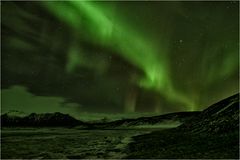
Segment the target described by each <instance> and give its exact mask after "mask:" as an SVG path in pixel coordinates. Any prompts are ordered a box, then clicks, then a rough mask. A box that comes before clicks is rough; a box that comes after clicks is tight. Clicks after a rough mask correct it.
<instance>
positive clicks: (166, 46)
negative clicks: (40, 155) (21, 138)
mask: <svg viewBox="0 0 240 160" xmlns="http://www.w3.org/2000/svg"><path fill="white" fill-rule="evenodd" d="M1 10H2V15H1V18H2V22H1V27H2V30H1V37H2V40H1V41H2V43H1V44H2V45H1V46H2V54H1V56H2V68H1V72H2V85H1V91H2V111H3V112H6V111H8V110H13V109H14V110H21V111H24V112H56V111H60V112H67V113H74V114H75V115H77V114H80V113H106V114H113V113H114V114H118V113H124V114H125V113H126V114H127V113H155V114H163V113H169V112H177V111H194V110H202V109H204V108H206V107H207V106H209V105H210V104H212V103H214V102H217V101H218V100H221V99H223V98H225V97H228V96H231V95H233V94H235V93H237V92H238V90H239V86H238V85H239V76H238V73H239V70H238V69H239V66H238V64H239V56H238V55H239V2H238V1H225V2H223V1H222V2H206V1H205V2H201V1H198V2H187V1H185V2H181V1H176V2H173V1H169V2H161V1H158V2H153V1H142V2H133V1H131V2H127V1H121V2H120V1H116V2H113V1H109V2H100V1H98V2H90V1H59V2H56V1H55V2H54V1H43V2H1Z"/></svg>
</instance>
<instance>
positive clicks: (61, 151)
mask: <svg viewBox="0 0 240 160" xmlns="http://www.w3.org/2000/svg"><path fill="white" fill-rule="evenodd" d="M151 131H152V130H149V129H148V130H144V129H132V130H126V129H124V130H120V129H119V130H78V129H66V128H38V129H36V128H3V129H2V133H1V136H2V139H1V156H2V157H1V158H3V159H51V158H54V159H60V158H61V159H82V158H89V159H91V158H122V157H124V156H127V155H125V154H124V153H123V152H122V151H123V150H124V149H125V147H126V146H127V144H128V143H129V142H130V141H131V137H132V136H135V135H140V134H146V133H150V132H151Z"/></svg>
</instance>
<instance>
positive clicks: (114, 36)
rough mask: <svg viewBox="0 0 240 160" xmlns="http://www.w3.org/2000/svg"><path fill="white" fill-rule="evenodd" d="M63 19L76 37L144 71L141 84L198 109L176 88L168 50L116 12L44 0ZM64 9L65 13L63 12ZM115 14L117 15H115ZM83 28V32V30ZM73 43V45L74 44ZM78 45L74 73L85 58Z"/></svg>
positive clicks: (74, 52) (71, 64)
mask: <svg viewBox="0 0 240 160" xmlns="http://www.w3.org/2000/svg"><path fill="white" fill-rule="evenodd" d="M43 3H44V5H45V6H46V7H47V8H48V9H49V10H50V11H51V12H52V13H53V14H54V15H55V16H57V17H58V18H59V19H60V20H62V21H63V22H65V23H67V24H68V25H69V27H71V28H72V29H73V31H74V32H75V33H76V36H84V38H86V39H88V40H89V41H91V42H94V43H98V44H101V45H104V46H108V47H111V48H112V49H114V50H116V52H115V53H118V54H120V56H122V57H123V58H125V59H126V60H127V61H129V62H131V63H132V64H134V65H135V66H137V67H138V68H140V69H141V70H143V71H144V72H145V75H146V76H145V77H143V78H142V79H140V80H139V82H137V83H138V85H139V86H141V87H145V88H147V89H153V90H155V91H157V92H159V93H160V94H162V95H163V96H164V97H165V98H167V99H168V100H170V101H175V102H180V103H182V104H185V106H186V110H195V109H196V108H195V107H196V105H195V104H194V102H193V101H192V100H191V99H189V98H187V96H186V95H185V94H183V93H182V92H180V91H179V90H177V89H175V88H174V86H173V84H172V82H171V74H170V71H169V64H168V61H169V60H168V57H167V55H168V49H167V48H166V47H164V46H157V45H155V44H154V42H153V41H151V40H150V39H149V38H148V37H147V36H145V35H142V34H141V33H139V32H136V31H134V30H133V29H132V28H131V27H130V26H128V25H127V23H124V22H122V21H121V22H120V21H117V22H116V20H113V19H114V18H115V19H116V17H117V15H116V13H112V12H114V11H112V12H108V13H111V14H107V13H106V10H107V8H103V7H100V6H98V5H97V4H95V3H93V2H89V1H69V2H58V3H55V2H43ZM63 11H64V12H63ZM113 16H114V17H113ZM82 30H84V33H83V32H82ZM73 46H74V45H73ZM80 52H81V51H80V49H76V47H75V48H74V47H73V49H72V50H70V52H69V53H68V58H69V60H68V64H67V66H66V68H67V71H68V72H72V71H73V70H74V68H75V67H76V66H78V64H80V63H84V60H82V57H81V53H80Z"/></svg>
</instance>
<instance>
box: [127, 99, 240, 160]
mask: <svg viewBox="0 0 240 160" xmlns="http://www.w3.org/2000/svg"><path fill="white" fill-rule="evenodd" d="M126 153H127V154H128V156H126V157H125V158H134V159H146V158H155V159H163V158H164V159H175V158H180V159H191V158H194V159H195V158H197V159H203V158H204V159H209V158H211V159H219V158H222V159H238V158H239V94H236V95H234V96H231V97H229V98H226V99H224V100H222V101H220V102H218V103H216V104H213V105H211V106H210V107H208V108H207V109H205V110H204V111H202V113H200V114H199V115H197V116H195V117H193V118H192V119H190V120H188V121H186V122H185V123H183V124H182V125H181V126H179V127H177V128H174V129H168V130H163V131H156V132H152V133H150V134H146V135H140V136H136V137H134V142H132V143H131V144H130V145H129V146H128V149H127V150H126Z"/></svg>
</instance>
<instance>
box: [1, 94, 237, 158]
mask: <svg viewBox="0 0 240 160" xmlns="http://www.w3.org/2000/svg"><path fill="white" fill-rule="evenodd" d="M1 121H2V122H4V123H2V124H3V126H4V128H2V133H1V136H2V139H1V142H2V143H1V156H2V158H4V159H17V158H21V159H51V158H54V159H59V158H62V159H83V158H85V159H86V158H87V159H88V158H89V159H91V158H93V159H96V158H111V159H113V158H128V159H129V158H133V159H146V158H147V159H149V158H155V159H162V158H165V159H173V158H182V159H190V158H198V159H199V158H200V159H202V158H204V159H205V158H211V159H219V158H223V159H238V158H239V95H238V94H236V95H234V96H231V97H229V98H226V99H224V100H222V101H220V102H218V103H216V104H213V105H212V106H210V107H208V108H207V109H205V110H203V111H202V112H193V113H186V112H181V113H180V112H179V113H172V114H167V115H161V116H155V117H142V118H137V119H125V120H118V121H113V122H106V123H96V124H93V123H87V122H82V121H79V120H76V119H74V118H72V117H71V116H69V115H64V114H61V113H54V114H30V115H28V116H24V117H18V116H15V115H14V116H13V115H9V114H4V115H2V116H1ZM23 124H24V125H23ZM3 126H2V127H3Z"/></svg>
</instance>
